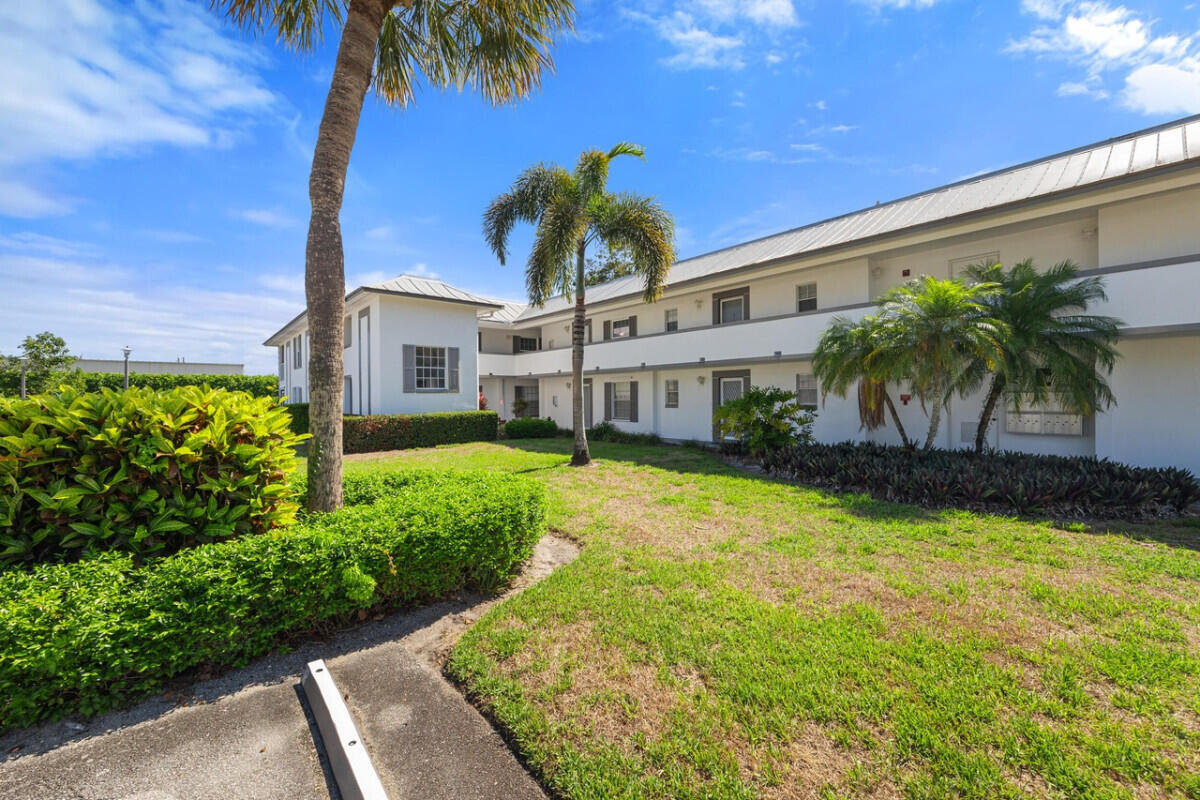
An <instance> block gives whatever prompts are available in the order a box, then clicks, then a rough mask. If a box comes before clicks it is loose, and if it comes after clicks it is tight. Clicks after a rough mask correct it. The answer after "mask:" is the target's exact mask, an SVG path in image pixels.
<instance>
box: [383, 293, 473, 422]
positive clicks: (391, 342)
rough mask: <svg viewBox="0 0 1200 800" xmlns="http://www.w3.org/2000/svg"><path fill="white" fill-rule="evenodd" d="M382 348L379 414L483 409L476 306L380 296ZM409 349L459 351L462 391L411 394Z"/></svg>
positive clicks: (460, 385)
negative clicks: (424, 347)
mask: <svg viewBox="0 0 1200 800" xmlns="http://www.w3.org/2000/svg"><path fill="white" fill-rule="evenodd" d="M377 298H378V299H377V300H376V301H375V302H376V303H377V304H378V321H379V323H380V324H379V325H378V328H379V343H380V346H379V347H377V348H375V349H376V352H375V353H374V354H373V356H374V357H373V359H372V362H373V364H374V365H375V370H374V372H373V375H377V376H379V380H378V381H376V383H377V384H378V390H377V391H378V392H379V406H378V408H376V409H374V410H375V413H377V414H380V413H382V414H415V413H421V412H426V411H472V410H474V409H475V408H476V407H477V406H478V400H479V398H478V395H477V393H476V392H477V390H478V385H479V374H478V372H477V364H478V359H477V357H476V356H477V353H476V350H477V339H476V335H475V334H476V325H477V321H476V317H475V307H474V306H469V305H463V304H458V303H446V302H439V301H435V300H419V299H416V298H409V297H396V296H393V295H378V296H377ZM406 344H413V345H428V346H433V347H457V348H458V350H459V361H458V364H459V367H458V368H459V384H458V385H459V390H458V391H457V392H405V391H404V351H403V346H404V345H406Z"/></svg>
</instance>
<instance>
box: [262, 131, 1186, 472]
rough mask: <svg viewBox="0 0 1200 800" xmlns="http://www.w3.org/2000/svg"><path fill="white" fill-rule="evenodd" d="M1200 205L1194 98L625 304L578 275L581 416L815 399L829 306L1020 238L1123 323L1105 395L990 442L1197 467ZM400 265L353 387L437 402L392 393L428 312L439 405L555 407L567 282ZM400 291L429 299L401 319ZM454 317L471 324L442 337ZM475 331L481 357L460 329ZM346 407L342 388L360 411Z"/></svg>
mask: <svg viewBox="0 0 1200 800" xmlns="http://www.w3.org/2000/svg"><path fill="white" fill-rule="evenodd" d="M1198 211H1200V117H1192V118H1188V119H1185V120H1181V121H1179V122H1176V123H1171V124H1168V125H1162V126H1158V127H1156V128H1151V129H1148V130H1145V131H1140V132H1137V133H1134V134H1130V135H1128V136H1123V137H1120V138H1118V139H1113V140H1110V141H1106V142H1101V143H1098V144H1094V145H1089V146H1086V147H1082V148H1079V149H1076V150H1072V151H1069V152H1066V153H1061V154H1058V155H1054V156H1050V157H1047V158H1043V159H1040V160H1037V161H1034V162H1030V163H1027V164H1021V165H1018V166H1016V167H1012V168H1009V169H1004V170H1000V171H997V172H993V173H989V174H987V175H981V176H978V177H974V178H970V179H967V180H964V181H960V182H957V183H953V184H950V185H947V186H943V187H940V188H937V189H933V190H931V191H928V192H923V193H920V194H917V195H913V196H910V197H906V198H902V199H900V200H896V201H893V202H890V203H885V204H878V205H876V206H873V207H871V208H867V209H864V210H862V211H858V212H854V213H851V214H846V215H843V216H840V217H836V218H833V219H830V220H825V221H823V222H818V223H815V224H812V225H807V226H804V227H801V228H796V229H794V230H790V231H785V232H783V233H780V234H776V235H773V236H768V237H765V238H762V239H757V240H754V241H750V242H746V243H743V244H739V245H736V246H734V247H730V248H726V249H723V250H719V251H716V252H713V253H708V254H705V255H702V256H698V257H695V258H690V259H686V260H684V261H680V262H678V263H677V264H675V265H674V266H673V268H672V270H671V273H670V277H669V282H668V285H667V287H666V290H665V291H664V293H663V296H662V297H661V299H660V300H659V301H657V302H656V303H653V304H645V303H642V302H641V299H640V294H641V288H640V285H639V281H638V279H637V278H634V277H630V278H621V279H618V280H615V281H612V282H609V283H606V284H603V285H600V286H596V287H592V288H590V289H589V291H588V309H589V322H588V345H587V346H586V348H585V379H584V397H585V412H586V416H587V418H588V422H589V424H591V423H594V422H596V421H599V420H601V419H608V420H611V421H612V422H613V423H614V424H616V425H618V426H619V427H622V428H625V429H628V430H631V431H639V432H656V433H658V434H659V435H660V436H663V437H664V438H667V439H675V440H687V439H698V440H711V439H712V437H713V430H712V414H713V411H714V409H715V408H716V406H718V405H719V404H720V403H721V402H722V401H724V400H727V399H730V398H732V397H736V396H737V395H739V394H740V393H741V392H743V391H745V389H746V387H748V386H750V385H776V386H782V387H786V388H788V389H793V390H795V391H797V392H799V393H800V395H801V397H802V399H803V400H805V401H807V402H809V403H812V404H814V405H818V404H819V403H820V387H819V386H817V385H816V382H815V381H814V379H813V377H812V367H811V357H812V352H813V350H814V349H815V347H816V343H817V340H818V338H819V336H820V334H821V332H822V331H823V330H824V329H825V328H826V327H827V326H828V325H829V323H830V321H831V320H832V319H833V318H834V317H835V316H838V315H842V316H846V317H850V318H855V317H859V316H861V315H863V314H866V313H868V312H869V311H870V310H871V308H873V301H874V299H875V298H877V297H878V296H879V295H881V294H882V293H883V292H885V291H886V290H887V289H889V288H891V287H893V286H896V285H898V284H900V283H902V282H904V281H906V280H908V279H909V278H911V277H916V276H919V275H935V276H939V277H948V276H952V275H956V274H958V273H959V272H961V271H962V270H963V269H964V268H965V267H966V266H967V265H969V264H973V263H977V262H979V261H984V260H988V261H999V262H1002V263H1004V264H1006V265H1008V264H1013V263H1015V262H1017V261H1020V260H1022V259H1026V258H1032V259H1034V260H1035V261H1036V262H1037V263H1038V264H1040V265H1042V266H1048V265H1050V264H1053V263H1056V262H1058V261H1062V260H1065V259H1070V260H1072V261H1074V262H1075V263H1077V264H1078V265H1079V266H1080V267H1081V268H1082V269H1083V270H1084V271H1085V273H1086V274H1096V275H1102V276H1104V279H1105V282H1106V286H1107V291H1108V295H1109V300H1108V302H1107V303H1106V304H1104V305H1103V306H1102V307H1099V308H1096V309H1095V311H1096V312H1097V313H1105V314H1111V315H1113V316H1116V317H1118V318H1120V319H1121V320H1122V321H1123V339H1122V342H1121V344H1120V350H1121V355H1122V358H1121V360H1120V362H1119V363H1118V366H1117V368H1116V370H1115V372H1114V373H1113V375H1112V376H1111V378H1110V383H1111V385H1112V388H1113V391H1114V393H1115V394H1116V397H1117V401H1118V405H1117V406H1116V407H1114V408H1112V409H1110V410H1108V411H1105V412H1103V413H1100V414H1097V415H1095V416H1094V417H1091V416H1088V417H1083V416H1079V415H1074V414H1070V413H1066V412H1065V411H1064V410H1063V409H1060V408H1056V407H1054V406H1048V407H1044V408H1036V409H1031V408H1028V407H1024V408H1022V410H1021V413H1016V412H1015V411H1014V410H1013V409H1012V408H1000V409H999V410H998V411H997V419H996V424H995V425H993V426H992V428H991V433H990V434H989V436H990V444H991V445H992V446H993V447H997V448H1001V449H1014V450H1023V451H1029V452H1046V453H1062V454H1091V455H1097V456H1100V457H1106V458H1112V459H1115V460H1120V461H1127V462H1131V463H1136V464H1149V465H1178V466H1184V467H1188V468H1190V469H1193V470H1196V471H1200V424H1198V422H1197V419H1196V416H1197V412H1198V411H1200V399H1198V395H1200V308H1198V304H1197V301H1196V297H1197V294H1198V293H1200V224H1197V219H1198V218H1200V215H1198ZM397 280H402V281H407V282H410V285H409V289H410V292H409V294H408V295H407V296H406V297H405V300H404V301H403V302H399V301H396V300H394V299H389V298H391V296H390V295H387V294H385V293H381V292H380V291H379V290H378V289H377V288H374V287H363V288H362V289H359V290H356V291H355V292H353V293H351V295H350V298H351V299H352V300H353V301H354V309H355V310H354V312H353V313H351V311H350V309H351V306H350V305H348V314H350V315H351V317H353V318H354V319H356V320H357V319H358V317H357V316H355V315H356V314H358V313H361V312H360V310H359V306H361V305H364V304H365V305H370V304H372V303H375V304H377V305H376V307H380V306H382V305H383V304H384V302H385V301H386V302H390V303H391V304H392V306H393V308H394V311H393V312H392V317H391V325H392V327H391V330H392V331H394V332H395V336H389V329H388V328H387V327H386V322H387V320H383V322H384V327H381V328H380V329H379V330H378V331H376V334H378V335H380V336H382V338H378V339H377V341H378V344H376V345H375V350H374V351H373V354H369V355H368V356H367V361H368V363H371V364H374V370H375V372H374V373H373V374H374V375H377V376H380V377H379V378H378V381H379V385H378V386H376V387H375V389H374V390H369V391H376V392H378V393H377V394H375V395H373V396H374V398H375V399H374V403H375V405H374V406H372V407H373V408H374V409H375V410H376V411H413V410H424V409H426V408H429V407H430V406H431V405H437V406H439V407H441V406H444V405H446V404H447V400H448V399H449V398H448V397H446V396H441V397H439V398H438V400H437V401H435V402H432V403H431V402H430V401H429V396H428V395H423V394H422V392H421V391H420V390H418V389H417V387H416V386H415V385H410V388H413V389H414V391H413V392H405V391H404V389H405V385H404V384H403V383H402V381H401V377H400V376H401V375H403V374H408V363H409V361H408V359H407V356H406V355H405V353H406V352H407V351H406V350H405V348H406V347H407V346H409V345H417V346H422V347H424V346H425V345H420V344H418V343H419V342H426V341H427V340H428V341H429V342H432V339H431V338H430V336H429V335H426V334H425V331H426V330H431V326H433V325H435V324H436V325H437V326H438V327H437V329H438V330H440V331H443V332H444V333H440V334H439V336H441V337H442V338H445V339H446V340H447V341H449V340H450V339H451V338H453V340H454V341H455V342H459V343H458V344H457V345H455V346H456V347H458V348H460V350H459V353H460V359H459V371H460V373H461V374H460V376H459V377H460V381H459V383H460V386H466V387H470V388H471V389H472V391H470V392H463V393H462V395H461V397H460V398H457V399H456V400H455V401H454V403H455V407H465V406H470V407H473V406H474V402H475V394H474V389H475V388H476V384H477V386H478V389H479V390H480V391H481V392H482V394H483V396H484V397H485V398H486V399H487V401H488V406H489V407H490V408H493V409H496V410H498V411H500V413H501V416H505V417H508V416H513V413H512V412H513V409H514V405H515V406H516V407H517V408H519V409H521V410H522V411H523V413H524V414H526V415H536V416H542V417H550V418H552V419H554V420H555V421H556V422H558V423H559V424H560V425H562V426H564V427H566V426H569V425H570V421H571V400H570V398H571V389H572V387H571V375H570V322H571V311H572V309H571V306H570V304H569V303H568V302H567V301H566V300H565V299H563V298H558V299H555V300H552V301H550V302H549V303H547V304H546V305H545V306H544V307H542V308H535V307H529V306H525V305H522V304H515V303H499V302H498V301H491V300H488V299H486V298H480V297H476V296H474V295H470V294H469V293H467V292H462V291H461V290H456V289H453V288H452V287H447V286H445V285H444V284H440V285H439V286H438V287H417V286H416V285H415V284H411V282H413V281H415V280H417V279H412V278H403V279H397ZM389 283H392V282H389ZM417 289H419V290H420V291H431V292H439V293H450V294H454V295H456V300H457V302H449V301H447V300H445V299H437V298H419V297H417V296H416V295H418V294H419V291H417ZM409 305H412V307H413V308H414V309H416V308H418V307H420V308H422V309H425V308H426V306H427V307H428V308H427V310H423V311H422V312H421V314H417V313H416V312H415V311H414V313H413V316H412V317H411V319H410V318H408V317H406V315H405V309H406V308H407V307H408V306H409ZM364 307H365V306H364ZM451 309H453V311H452V310H451ZM374 313H375V314H376V315H381V314H382V313H383V312H382V309H381V310H379V311H376V312H374ZM368 316H369V315H368ZM376 318H378V316H377V317H376ZM434 318H438V319H439V320H443V319H444V320H445V322H444V323H443V322H438V323H434V321H433V320H434ZM457 325H462V326H463V330H464V332H465V336H464V335H461V334H456V335H454V336H452V335H451V329H454V330H457V328H456V326H457ZM289 326H290V327H285V328H284V329H283V330H281V331H280V332H279V333H278V334H276V335H275V336H273V337H272V338H271V339H269V340H268V342H267V344H269V345H273V346H279V347H281V350H280V353H281V356H280V358H281V381H283V372H282V369H283V367H284V366H286V365H290V364H293V363H294V364H302V363H303V361H304V357H303V352H304V351H303V350H302V351H301V355H300V356H297V355H296V352H297V351H296V349H295V348H297V347H301V348H303V347H304V342H303V339H304V335H303V317H302V316H301V317H299V318H297V320H293V322H292V323H289ZM368 331H369V329H368ZM367 335H368V336H369V335H371V334H370V333H369V332H368V334H367ZM397 337H398V338H397ZM471 339H474V344H475V347H476V349H477V351H478V355H477V357H476V358H475V359H471V358H469V357H466V355H465V353H466V350H465V349H462V348H463V347H464V345H463V344H462V342H464V341H469V340H471ZM434 344H436V343H434ZM289 347H290V348H292V349H291V350H290V355H289V350H288V348H289ZM348 347H350V348H352V347H353V344H352V343H351V344H350V345H348ZM422 352H424V351H422ZM354 355H355V354H353V353H351V352H348V356H350V357H348V358H347V362H346V363H347V374H348V378H347V379H348V380H350V381H351V382H352V383H353V384H354V385H355V386H362V381H363V380H364V377H363V373H362V370H361V369H360V368H357V367H356V366H355V365H356V364H357V362H356V361H355V358H354V357H352V356H354ZM289 358H291V359H292V360H291V361H289V360H288V359H289ZM472 360H474V361H475V362H476V363H475V364H474V365H471V366H466V364H467V362H469V361H472ZM297 369H298V368H297ZM355 370H357V371H355ZM468 372H470V378H469V380H470V382H469V383H468V382H467V381H468V374H467V373H468ZM389 373H392V374H393V375H394V376H395V377H392V378H391V379H389V378H387V377H384V376H386V375H388V374H389ZM297 374H299V373H296V372H291V373H289V381H290V382H283V383H282V384H281V385H285V386H295V387H296V388H299V389H300V390H301V391H303V384H302V382H296V379H295V377H291V376H295V375H297ZM371 374H372V373H370V372H369V371H368V373H367V375H366V379H367V380H368V381H369V380H370V376H371ZM476 375H477V377H476ZM389 380H390V383H388V381H389ZM349 385H350V384H348V386H349ZM358 391H360V392H361V391H362V390H361V389H359V390H358ZM904 391H905V390H904V389H903V388H900V389H898V391H896V392H895V393H894V396H896V397H899V396H900V395H901V394H902V393H903V392H904ZM393 392H394V393H393ZM293 397H296V395H295V394H293ZM459 400H461V401H462V402H461V403H459V402H458V401H459ZM360 405H361V403H360V404H359V405H356V404H355V403H354V402H348V404H347V407H348V408H350V409H352V410H354V411H356V412H357V411H358V410H359V406H360ZM981 407H982V397H978V396H977V397H968V398H965V399H962V398H955V399H954V400H953V401H952V403H951V406H950V408H949V410H948V413H947V414H945V415H944V418H943V422H942V428H941V430H940V433H939V437H938V442H937V443H938V444H939V445H940V446H942V447H960V446H965V445H968V444H969V443H970V442H971V441H972V440H973V436H974V429H975V424H976V422H977V420H978V416H979V413H980V410H981ZM818 410H819V414H818V418H817V422H816V424H815V426H814V433H815V434H816V435H817V437H818V438H820V439H822V440H829V441H837V440H845V439H860V438H867V439H872V440H877V441H884V442H898V441H899V437H898V435H897V433H896V431H895V429H894V428H893V427H892V426H891V424H890V422H889V424H888V426H887V427H886V428H884V429H882V430H878V431H875V432H873V433H869V434H867V433H863V432H861V431H860V430H859V421H858V414H857V404H856V401H855V399H854V398H853V397H851V398H848V399H840V398H836V397H829V398H827V399H826V401H825V402H824V403H823V404H820V407H819V409H818ZM899 411H900V414H901V416H902V417H903V421H904V424H905V426H906V427H907V428H908V429H909V431H910V433H915V434H920V433H922V432H923V431H924V430H925V427H926V424H927V423H926V417H925V414H924V412H923V411H922V409H921V408H920V406H919V404H918V403H917V402H915V401H909V402H907V403H903V404H902V405H901V406H900V407H899Z"/></svg>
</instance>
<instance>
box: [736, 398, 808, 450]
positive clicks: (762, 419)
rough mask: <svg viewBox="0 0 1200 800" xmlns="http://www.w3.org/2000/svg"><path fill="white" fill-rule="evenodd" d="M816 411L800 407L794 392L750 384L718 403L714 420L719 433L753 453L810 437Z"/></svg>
mask: <svg viewBox="0 0 1200 800" xmlns="http://www.w3.org/2000/svg"><path fill="white" fill-rule="evenodd" d="M814 418H815V415H814V414H813V412H811V411H807V410H805V409H803V408H801V407H800V404H799V403H797V402H796V393H795V392H789V391H788V390H787V389H780V388H779V387H776V386H751V387H750V388H749V389H747V390H746V391H745V393H743V394H742V396H741V397H739V398H737V399H736V400H730V401H729V402H727V403H724V404H722V405H721V407H720V408H718V409H717V411H716V413H715V414H713V423H714V424H715V425H716V426H717V430H718V431H719V432H720V434H721V437H722V438H723V439H724V438H725V437H732V438H733V439H734V440H736V441H737V442H739V443H741V445H742V446H743V447H745V448H746V451H747V452H749V453H750V455H753V456H762V455H764V454H765V453H769V452H773V451H775V450H779V449H780V448H784V447H790V446H792V445H795V444H800V443H802V442H811V441H812V424H813V419H814Z"/></svg>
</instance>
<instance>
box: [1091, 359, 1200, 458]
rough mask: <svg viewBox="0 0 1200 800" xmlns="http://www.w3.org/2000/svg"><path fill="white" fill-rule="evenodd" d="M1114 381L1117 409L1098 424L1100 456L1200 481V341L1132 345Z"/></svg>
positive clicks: (1119, 363) (1097, 439)
mask: <svg viewBox="0 0 1200 800" xmlns="http://www.w3.org/2000/svg"><path fill="white" fill-rule="evenodd" d="M1120 349H1121V355H1122V358H1121V360H1120V361H1119V362H1118V363H1117V368H1116V370H1114V372H1113V375H1112V377H1111V378H1110V381H1109V382H1110V385H1111V386H1112V389H1113V393H1114V394H1115V395H1116V396H1117V403H1118V405H1117V407H1116V408H1112V409H1110V410H1109V411H1108V412H1106V413H1104V414H1101V415H1099V416H1098V417H1097V419H1096V455H1098V456H1100V457H1102V458H1110V459H1112V460H1114V461H1124V462H1127V463H1130V464H1138V465H1144V466H1163V465H1174V466H1180V467H1185V468H1187V469H1190V470H1192V472H1194V473H1196V474H1197V475H1200V423H1198V422H1197V420H1196V412H1197V409H1198V408H1200V399H1198V398H1200V336H1176V337H1162V338H1144V339H1127V340H1125V341H1123V342H1122V343H1121V346H1120Z"/></svg>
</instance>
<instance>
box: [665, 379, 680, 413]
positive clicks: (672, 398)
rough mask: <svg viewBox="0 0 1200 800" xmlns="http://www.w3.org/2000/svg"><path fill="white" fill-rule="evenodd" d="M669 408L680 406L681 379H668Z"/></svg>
mask: <svg viewBox="0 0 1200 800" xmlns="http://www.w3.org/2000/svg"><path fill="white" fill-rule="evenodd" d="M667 408H679V381H677V380H674V379H671V380H668V381H667Z"/></svg>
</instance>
